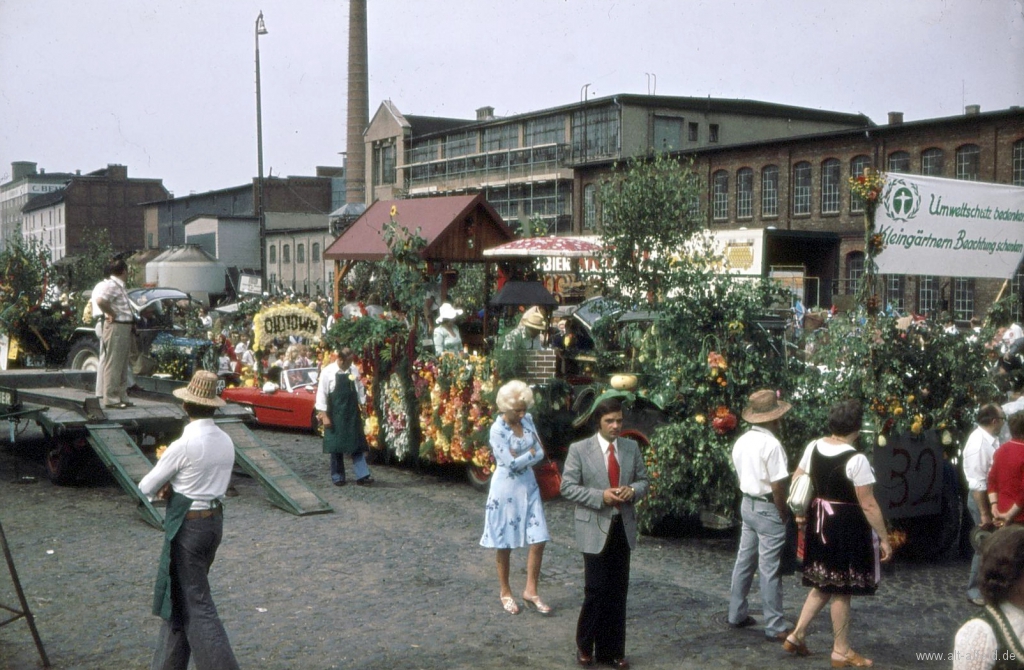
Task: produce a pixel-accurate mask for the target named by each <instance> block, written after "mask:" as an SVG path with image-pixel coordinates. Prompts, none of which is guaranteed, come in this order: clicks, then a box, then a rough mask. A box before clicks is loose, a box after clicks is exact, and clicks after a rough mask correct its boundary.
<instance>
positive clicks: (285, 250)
mask: <svg viewBox="0 0 1024 670" xmlns="http://www.w3.org/2000/svg"><path fill="white" fill-rule="evenodd" d="M281 262H282V263H291V262H292V247H291V245H290V244H282V245H281Z"/></svg>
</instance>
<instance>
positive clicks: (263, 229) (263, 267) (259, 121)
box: [256, 12, 270, 291]
mask: <svg viewBox="0 0 1024 670" xmlns="http://www.w3.org/2000/svg"><path fill="white" fill-rule="evenodd" d="M266 34H267V26H265V25H264V24H263V12H260V15H259V16H257V17H256V154H257V160H258V163H259V168H258V170H259V171H258V172H257V175H256V215H257V216H258V217H259V221H260V290H261V291H269V290H270V288H269V284H267V218H266V214H265V213H264V211H263V106H262V104H261V101H260V35H266Z"/></svg>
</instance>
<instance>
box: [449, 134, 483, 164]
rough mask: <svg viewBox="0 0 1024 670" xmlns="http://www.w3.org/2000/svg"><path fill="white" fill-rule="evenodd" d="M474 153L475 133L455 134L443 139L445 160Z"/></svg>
mask: <svg viewBox="0 0 1024 670" xmlns="http://www.w3.org/2000/svg"><path fill="white" fill-rule="evenodd" d="M475 153H476V133H475V132H473V131H469V132H465V133H455V134H453V135H448V136H447V137H445V138H444V156H445V158H456V157H458V156H466V155H469V154H475Z"/></svg>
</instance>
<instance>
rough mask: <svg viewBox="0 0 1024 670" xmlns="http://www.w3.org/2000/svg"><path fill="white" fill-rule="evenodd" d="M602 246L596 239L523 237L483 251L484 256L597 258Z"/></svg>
mask: <svg viewBox="0 0 1024 670" xmlns="http://www.w3.org/2000/svg"><path fill="white" fill-rule="evenodd" d="M603 248H604V246H603V245H602V244H601V243H600V242H599V241H598V238H596V237H554V236H552V237H524V238H522V239H518V240H513V241H512V242H506V243H505V244H501V245H498V246H496V247H491V248H490V249H484V256H558V257H562V258H581V257H587V256H597V255H599V254H600V253H601V250H602V249H603Z"/></svg>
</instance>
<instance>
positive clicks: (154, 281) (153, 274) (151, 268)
mask: <svg viewBox="0 0 1024 670" xmlns="http://www.w3.org/2000/svg"><path fill="white" fill-rule="evenodd" d="M174 249H175V247H171V248H170V249H167V250H166V251H163V252H161V253H159V254H158V255H157V256H156V257H155V258H153V259H151V260H150V261H149V262H148V263H146V282H145V283H146V286H160V272H159V270H160V263H161V262H162V261H163V260H164V259H165V258H167V257H168V256H170V255H171V253H172V252H173V251H174Z"/></svg>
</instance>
